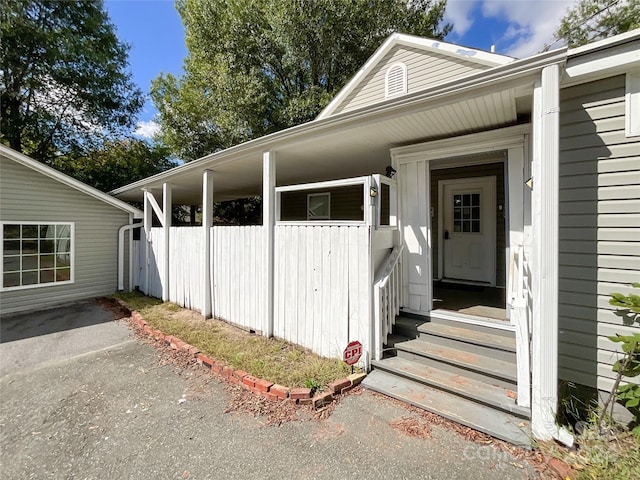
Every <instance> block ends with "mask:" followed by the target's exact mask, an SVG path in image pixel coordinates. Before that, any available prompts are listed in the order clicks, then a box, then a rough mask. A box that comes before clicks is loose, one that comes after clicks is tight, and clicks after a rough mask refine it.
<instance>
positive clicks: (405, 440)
mask: <svg viewBox="0 0 640 480" xmlns="http://www.w3.org/2000/svg"><path fill="white" fill-rule="evenodd" d="M158 358H159V357H158V354H157V352H156V351H155V350H154V348H153V347H151V346H150V345H147V344H143V343H138V342H137V341H136V340H135V339H134V338H133V336H132V335H131V332H130V330H129V329H128V327H127V325H126V323H124V322H118V321H113V314H112V313H111V312H109V311H107V310H104V309H102V308H101V307H99V306H98V305H96V304H94V303H91V302H86V303H79V304H75V305H71V306H69V308H67V309H58V310H55V311H47V312H39V313H35V314H30V315H22V316H19V317H10V318H4V319H2V343H1V344H0V359H1V367H0V392H1V404H0V429H1V430H0V431H1V438H0V447H1V456H0V461H1V463H0V473H1V476H2V478H3V479H28V478H33V479H48V478H53V479H58V478H59V479H63V478H64V479H75V478H82V479H165V478H166V479H174V478H175V479H184V478H190V479H236V478H237V479H249V478H256V479H263V478H264V479H271V478H273V479H281V478H284V477H290V478H301V479H313V478H318V479H345V478H371V479H374V478H386V479H410V478H416V479H458V478H459V479H468V478H474V479H477V480H481V479H502V478H504V479H525V478H537V477H536V476H535V472H534V471H533V469H532V468H531V467H530V466H529V465H528V464H527V463H525V462H521V461H518V460H516V459H515V458H513V457H511V456H510V455H508V454H506V453H504V452H502V451H499V450H495V449H493V448H492V447H491V446H483V445H478V444H475V443H472V442H469V441H466V440H464V439H463V438H462V437H461V436H460V435H458V434H456V433H454V432H452V431H449V430H447V429H444V428H441V427H438V426H434V427H433V429H432V432H431V437H430V438H427V439H418V438H415V437H409V436H407V435H406V434H405V433H403V432H401V431H399V430H397V429H394V428H393V427H392V426H391V423H392V422H393V421H395V420H398V419H401V418H403V417H411V416H412V415H414V414H412V413H411V412H409V411H407V410H406V409H404V408H403V407H401V406H398V405H397V404H395V403H393V402H390V401H387V400H386V399H383V398H380V397H377V396H374V395H371V394H369V393H367V392H365V393H363V394H362V395H351V396H348V397H346V398H345V399H343V401H342V402H341V403H340V404H339V405H338V406H337V407H336V409H335V411H334V412H333V414H332V415H331V417H329V418H328V419H326V420H321V421H298V422H290V423H285V424H283V425H282V426H280V427H275V426H267V425H266V424H265V422H264V419H263V418H260V417H257V418H254V417H253V416H250V415H247V414H234V413H225V412H226V411H227V409H228V402H229V394H228V393H227V391H226V390H225V388H224V385H222V384H221V383H220V382H219V381H218V380H217V379H216V378H215V377H210V376H208V375H203V374H201V373H198V372H197V371H195V370H181V369H179V368H178V367H176V366H174V365H171V364H162V363H161V362H158Z"/></svg>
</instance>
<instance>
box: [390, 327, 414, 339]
mask: <svg viewBox="0 0 640 480" xmlns="http://www.w3.org/2000/svg"><path fill="white" fill-rule="evenodd" d="M391 332H392V333H393V334H394V335H401V336H403V337H407V338H418V335H420V333H419V332H418V330H417V329H415V328H411V327H407V326H404V325H394V326H393V329H392V330H391Z"/></svg>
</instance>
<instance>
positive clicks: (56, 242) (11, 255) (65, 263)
mask: <svg viewBox="0 0 640 480" xmlns="http://www.w3.org/2000/svg"><path fill="white" fill-rule="evenodd" d="M73 236H74V225H73V224H72V223H35V222H24V223H13V222H3V223H2V289H3V290H5V289H18V288H33V287H37V286H41V285H47V284H52V283H56V284H59V283H71V282H73V276H74V275H73V274H74V272H73Z"/></svg>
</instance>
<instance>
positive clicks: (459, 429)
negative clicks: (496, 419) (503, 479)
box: [369, 391, 557, 480]
mask: <svg viewBox="0 0 640 480" xmlns="http://www.w3.org/2000/svg"><path fill="white" fill-rule="evenodd" d="M369 393H370V394H371V395H373V396H375V397H378V398H383V399H385V400H387V401H389V402H392V403H394V404H395V405H398V406H400V407H402V408H404V409H405V410H408V411H409V412H411V413H413V414H414V415H415V416H417V417H418V418H419V420H417V422H418V423H419V424H424V425H428V426H429V428H431V427H433V426H439V427H442V428H446V429H447V430H450V431H454V432H456V433H457V434H459V435H461V436H462V437H464V438H465V439H466V440H469V441H472V442H474V443H479V444H482V445H490V446H491V447H493V448H495V449H497V450H500V451H504V452H507V453H508V454H509V455H511V456H512V457H514V458H515V459H517V460H522V461H526V462H527V463H529V464H530V465H531V466H532V467H533V468H534V469H535V470H536V472H537V473H538V475H539V478H540V479H542V480H550V479H556V478H557V475H556V474H555V473H554V471H553V470H552V469H551V468H550V467H549V465H548V463H547V459H546V458H545V456H544V454H543V453H542V452H540V451H539V450H529V449H526V448H522V447H517V446H515V445H511V444H510V443H507V442H503V441H501V440H498V439H496V438H494V437H491V436H490V435H487V434H485V433H482V432H478V431H477V430H474V429H473V428H469V427H466V426H464V425H460V424H459V423H456V422H452V421H450V420H447V419H446V418H444V417H441V416H440V415H436V414H435V413H431V412H427V411H426V410H422V409H420V408H417V407H414V406H412V405H408V404H406V403H404V402H401V401H399V400H396V399H394V398H391V397H387V396H386V395H383V394H381V393H376V392H371V391H369ZM402 418H405V417H402ZM407 418H410V417H407ZM391 426H392V427H393V428H396V429H397V430H400V431H404V433H406V434H407V435H409V434H410V432H411V431H412V430H411V427H413V426H415V424H414V423H412V422H409V421H407V422H401V423H400V424H399V425H398V426H397V427H396V426H395V425H393V424H391ZM405 428H407V430H404V429H405ZM414 430H415V431H419V429H414Z"/></svg>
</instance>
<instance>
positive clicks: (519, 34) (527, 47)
mask: <svg viewBox="0 0 640 480" xmlns="http://www.w3.org/2000/svg"><path fill="white" fill-rule="evenodd" d="M574 3H575V0H533V1H532V0H485V1H484V2H483V3H482V14H483V16H484V17H487V18H491V17H494V18H497V19H500V20H503V21H506V22H508V23H509V28H508V29H507V30H506V31H505V32H504V34H503V36H502V38H501V39H500V41H499V42H498V43H502V45H501V48H500V50H503V51H504V53H506V54H507V55H511V56H514V57H517V58H523V57H527V56H529V55H533V54H534V53H537V52H539V51H541V50H542V49H543V48H544V47H545V45H547V44H549V43H552V42H553V41H554V36H553V33H554V32H555V30H556V28H557V27H558V25H559V24H560V19H561V18H562V17H563V16H564V15H565V13H566V11H567V9H568V8H570V7H572V6H573V5H574ZM554 46H555V47H557V46H560V44H556V45H554Z"/></svg>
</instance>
